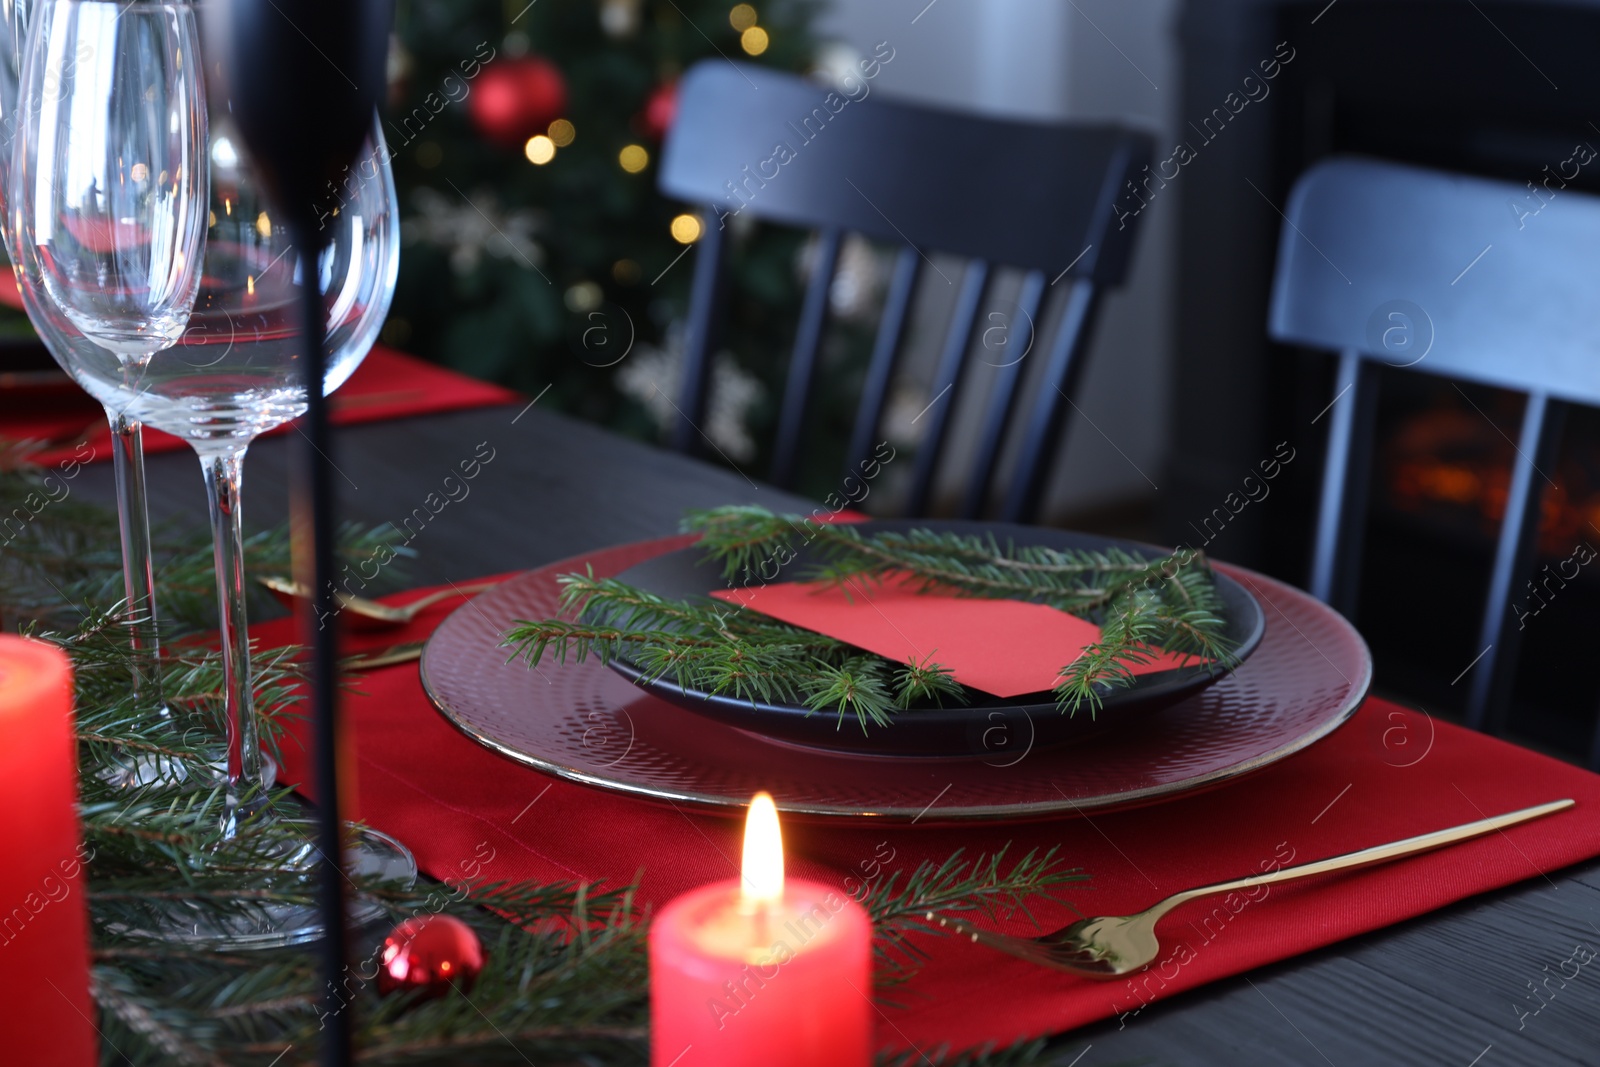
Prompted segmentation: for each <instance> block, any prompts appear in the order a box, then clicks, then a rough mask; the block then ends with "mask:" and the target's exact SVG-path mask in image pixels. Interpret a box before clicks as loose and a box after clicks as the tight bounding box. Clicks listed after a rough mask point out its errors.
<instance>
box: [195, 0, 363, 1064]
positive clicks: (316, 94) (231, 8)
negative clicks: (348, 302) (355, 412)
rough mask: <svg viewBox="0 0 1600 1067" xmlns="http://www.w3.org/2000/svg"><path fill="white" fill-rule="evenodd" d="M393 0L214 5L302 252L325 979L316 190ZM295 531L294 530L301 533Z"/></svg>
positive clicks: (329, 759) (353, 113) (276, 196)
mask: <svg viewBox="0 0 1600 1067" xmlns="http://www.w3.org/2000/svg"><path fill="white" fill-rule="evenodd" d="M393 15H394V10H393V3H392V0H224V2H222V3H219V4H216V5H215V6H214V7H213V8H212V9H211V12H210V19H211V20H212V21H213V22H214V25H208V27H207V39H208V43H209V45H210V54H209V55H208V56H207V57H206V58H207V66H208V72H209V73H212V74H220V75H221V81H222V83H223V86H224V91H226V92H227V94H228V98H229V104H230V110H231V112H232V115H233V119H234V122H235V123H236V124H237V126H238V129H239V134H240V136H241V138H242V139H243V141H244V143H245V146H246V148H247V149H248V151H249V152H250V155H251V158H252V161H253V162H254V163H255V165H256V167H257V169H258V170H259V172H260V174H261V176H262V179H263V184H264V185H265V187H266V189H267V193H268V196H269V197H270V198H271V200H272V202H273V208H274V211H275V212H276V213H277V214H278V216H279V218H281V219H282V220H283V222H284V223H285V224H286V226H287V227H288V230H289V234H290V237H291V239H292V240H293V243H294V249H295V253H296V255H297V256H298V257H299V259H300V279H301V281H300V285H301V293H302V297H303V308H304V319H305V333H304V336H305V382H306V414H305V418H304V421H303V425H302V427H301V431H302V432H301V434H299V435H297V437H298V438H299V445H300V448H299V453H298V455H297V457H296V458H297V462H296V465H295V469H296V471H297V476H298V477H297V500H296V507H297V522H296V526H297V527H301V526H302V524H305V525H308V526H309V532H310V542H311V557H312V567H311V572H312V573H311V576H310V577H311V582H310V586H311V589H312V591H313V595H312V599H311V610H310V614H309V616H307V619H306V629H307V639H308V640H307V643H308V644H309V645H310V646H311V650H312V660H311V698H312V699H311V713H312V723H313V762H314V766H315V782H316V789H317V800H318V810H319V819H318V846H319V848H318V850H319V852H320V854H321V859H320V862H319V865H318V866H319V870H318V875H319V882H318V900H319V904H320V911H321V913H322V924H323V928H324V929H325V930H326V932H327V935H326V937H325V938H324V939H323V947H324V952H323V975H324V978H325V980H326V984H325V986H324V988H325V989H326V990H327V991H328V993H329V994H330V995H332V994H333V993H334V991H337V990H340V989H342V988H343V986H344V977H345V974H344V972H345V965H346V960H347V945H346V931H345V884H346V879H345V874H344V870H343V839H344V834H343V827H342V822H343V820H342V818H341V814H340V797H339V756H340V754H339V734H340V731H339V706H338V675H337V672H338V634H337V618H338V613H337V610H336V609H337V605H336V603H335V601H334V596H333V589H334V530H335V521H334V511H333V460H332V458H331V457H332V452H333V449H332V445H331V443H330V440H329V434H328V405H327V401H326V399H325V398H324V396H323V390H322V381H323V364H324V352H323V343H324V335H325V333H326V325H327V319H326V316H327V312H326V310H325V309H324V306H323V299H322V292H321V287H320V285H319V284H318V278H319V272H318V269H317V257H318V253H319V252H320V251H321V250H322V248H323V246H324V245H325V244H326V237H327V234H326V232H325V231H321V230H319V228H318V215H319V212H318V209H317V204H318V202H319V200H321V199H323V198H324V192H325V190H326V189H328V188H329V187H330V183H331V182H333V181H334V180H335V179H337V178H338V176H339V175H340V174H341V172H343V171H344V170H345V168H347V167H349V166H350V164H351V163H353V162H354V161H355V158H356V154H357V152H359V151H360V148H361V144H362V141H363V139H364V138H365V136H366V134H367V131H368V130H369V129H370V127H371V124H372V116H373V110H374V108H376V106H377V103H378V99H379V95H380V93H381V91H382V89H383V87H384V84H385V82H384V73H385V71H384V65H385V60H386V57H387V55H388V43H389V27H390V25H391V23H392V21H393ZM298 536H300V531H299V530H297V537H298ZM302 544H303V542H302ZM329 1007H330V1009H331V1010H330V1011H329V1012H328V1013H327V1014H326V1015H325V1023H326V1028H325V1030H324V1032H323V1048H322V1062H323V1063H324V1064H326V1065H328V1067H345V1065H347V1064H349V1063H350V1062H351V1058H352V1049H351V1036H350V1035H351V1032H352V1025H351V1019H350V1017H349V1006H348V1005H347V1004H345V1003H343V1002H342V1001H335V1002H334V1003H332V1004H330V1005H329Z"/></svg>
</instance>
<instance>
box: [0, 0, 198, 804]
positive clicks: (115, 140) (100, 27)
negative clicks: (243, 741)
mask: <svg viewBox="0 0 1600 1067" xmlns="http://www.w3.org/2000/svg"><path fill="white" fill-rule="evenodd" d="M0 22H3V25H0V43H3V45H4V47H5V53H6V54H5V55H3V56H0V109H3V111H4V113H3V115H0V140H3V141H4V142H5V143H3V144H0V182H4V186H3V188H4V190H5V192H6V196H5V201H6V212H5V219H6V224H5V226H4V236H5V240H6V250H7V253H8V254H9V255H10V257H11V259H12V262H13V264H14V265H15V266H16V268H17V269H18V272H19V274H20V275H21V276H22V278H23V280H24V285H23V297H24V302H25V304H26V306H27V308H28V313H29V316H30V318H32V320H33V321H34V324H35V327H36V328H37V329H38V331H39V333H40V336H41V338H42V339H43V340H44V341H45V344H46V346H47V347H48V348H49V349H50V351H51V354H52V355H53V356H55V358H56V360H57V361H58V362H60V363H61V364H62V366H63V367H64V368H65V369H66V370H67V371H68V373H70V374H72V375H73V376H74V377H75V378H76V379H77V380H78V381H79V383H80V384H83V385H85V386H86V387H87V386H88V385H89V382H88V380H87V379H86V378H85V377H84V376H83V375H81V374H79V373H78V371H79V369H80V367H81V366H82V365H84V364H86V363H99V364H103V365H104V366H105V367H106V368H107V369H108V370H111V371H112V373H114V374H115V375H116V376H117V377H119V378H120V379H121V380H122V382H123V383H124V384H125V385H127V386H128V387H129V388H131V389H135V390H136V389H137V388H138V381H139V379H140V377H141V375H142V372H143V368H144V367H145V366H146V365H147V364H148V361H149V360H150V358H151V357H152V356H153V355H154V354H155V353H156V352H159V351H161V350H163V349H165V348H168V347H170V346H171V345H172V344H173V343H174V342H175V341H176V339H177V337H178V335H180V334H181V333H182V332H183V330H184V328H185V325H186V324H187V322H188V318H189V313H190V310H191V309H192V307H193V305H194V299H195V295H196V293H197V291H198V285H199V273H200V258H201V251H202V248H203V242H204V234H205V226H204V221H205V215H204V204H205V191H206V167H205V164H204V153H205V144H206V140H205V137H206V125H205V107H204V92H203V89H204V87H203V85H202V84H201V81H202V80H201V78H200V76H199V72H198V71H197V69H196V67H197V64H196V63H195V62H194V60H195V58H196V56H197V49H198V31H197V28H196V22H195V14H194V11H193V10H192V9H191V8H189V7H187V6H186V5H183V4H151V3H135V4H130V5H126V6H125V7H123V6H119V5H117V4H113V3H71V4H68V3H55V2H47V3H42V4H40V3H34V2H33V0H0ZM25 32H26V33H27V35H28V36H27V42H28V43H27V44H21V45H19V42H20V41H21V40H22V39H23V34H24V33H25ZM30 46H31V47H35V48H37V49H38V53H37V56H36V58H35V60H34V66H35V68H36V69H35V70H34V71H33V72H32V75H31V77H24V72H25V68H26V66H27V65H28V64H27V61H26V58H27V56H28V52H27V48H28V47H30ZM186 56H187V57H188V60H189V62H188V65H187V67H186V66H185V57H186ZM18 155H25V156H26V157H27V158H28V159H29V160H30V161H31V165H32V174H33V177H34V178H35V179H36V180H38V181H42V182H43V184H41V185H37V186H36V188H35V190H34V192H35V194H36V195H35V198H34V199H33V200H32V201H31V202H30V204H31V210H30V211H29V212H28V213H27V216H26V217H25V216H24V211H23V210H22V204H21V203H20V202H16V201H13V200H12V199H11V197H10V195H9V189H10V177H11V176H10V173H9V171H10V168H11V164H12V162H13V160H14V159H15V158H16V157H17V156H18ZM24 231H26V232H27V233H28V234H29V241H28V242H27V243H26V244H25V243H24V242H23V241H21V240H19V236H20V235H21V234H22V233H23V232H24ZM33 242H41V243H40V244H35V243H33ZM30 275H31V278H32V281H33V282H34V284H32V285H29V284H27V279H28V278H29V277H30ZM69 334H70V335H72V336H75V337H76V338H77V339H78V341H79V344H77V345H72V344H70V343H68V342H67V341H66V339H65V337H66V335H69ZM90 391H91V392H94V393H95V395H96V398H97V399H99V400H100V401H101V402H102V403H103V404H105V406H106V414H107V417H108V418H109V420H110V423H111V428H112V431H113V456H112V458H113V461H114V465H115V474H116V486H117V510H118V519H119V525H120V530H121V537H122V554H123V572H124V574H123V577H124V589H125V592H126V611H127V617H128V620H129V632H130V637H131V642H130V645H131V647H130V651H131V663H132V671H133V680H134V689H135V692H136V694H137V695H138V696H139V698H140V699H141V702H143V703H144V704H145V705H146V706H147V707H148V708H149V709H150V710H151V711H152V712H153V713H155V714H158V715H161V716H163V717H165V716H167V715H168V712H167V709H166V705H165V701H164V700H163V699H162V694H161V680H160V648H159V643H158V637H157V632H156V631H157V627H156V609H155V595H154V575H153V563H152V554H151V545H150V529H149V519H148V516H147V510H146V504H145V489H144V455H143V433H142V425H141V423H140V422H139V420H138V419H137V417H134V416H130V414H129V413H128V411H127V410H126V409H125V408H124V407H122V406H121V405H118V404H116V403H114V402H111V400H110V397H109V394H106V393H103V392H95V390H93V389H90ZM171 769H172V768H168V767H166V766H164V765H162V766H155V765H151V764H150V761H148V760H139V759H134V758H129V759H127V760H124V761H123V765H122V774H123V777H124V778H125V779H126V781H127V783H128V784H138V783H140V782H143V781H147V780H149V779H150V778H152V777H156V776H160V775H163V774H165V773H168V771H170V770H171Z"/></svg>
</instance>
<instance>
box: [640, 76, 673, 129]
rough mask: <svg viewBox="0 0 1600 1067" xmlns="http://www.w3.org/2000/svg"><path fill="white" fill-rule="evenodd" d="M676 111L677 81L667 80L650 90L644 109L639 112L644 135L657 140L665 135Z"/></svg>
mask: <svg viewBox="0 0 1600 1067" xmlns="http://www.w3.org/2000/svg"><path fill="white" fill-rule="evenodd" d="M677 113H678V83H677V82H667V83H666V84H664V85H658V86H656V87H655V88H654V89H653V90H651V92H650V97H649V99H647V100H646V101H645V102H644V110H643V111H641V112H639V125H640V127H641V128H642V129H643V130H644V132H645V134H646V135H648V136H650V137H653V138H655V139H656V140H657V141H659V140H661V138H663V137H665V136H666V135H667V130H668V129H669V128H670V127H671V126H672V119H673V116H675V115H676V114H677Z"/></svg>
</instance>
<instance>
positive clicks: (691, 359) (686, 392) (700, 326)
mask: <svg viewBox="0 0 1600 1067" xmlns="http://www.w3.org/2000/svg"><path fill="white" fill-rule="evenodd" d="M713 216H714V212H706V213H704V214H702V215H701V220H700V221H701V234H702V236H701V238H700V246H699V247H698V248H696V249H695V250H694V255H695V261H694V282H693V285H692V287H691V289H690V291H689V315H688V319H687V321H686V323H685V329H684V337H683V380H682V382H681V383H680V384H679V386H678V397H677V400H676V402H675V407H676V408H677V414H678V418H677V421H676V422H675V423H673V426H672V433H671V435H670V437H669V439H668V440H669V443H670V444H671V446H672V448H673V450H674V451H677V452H684V453H688V454H691V455H692V454H694V453H695V452H698V451H700V446H701V442H702V440H703V439H704V431H703V429H702V427H704V426H705V423H706V404H707V398H708V395H709V393H710V391H711V357H712V354H713V353H714V352H715V351H716V348H717V341H718V338H719V335H720V331H721V327H722V304H723V298H724V287H725V281H726V270H725V262H726V259H727V255H726V253H727V240H728V235H727V232H726V231H724V230H723V229H721V227H720V225H719V226H713V225H712V222H713V221H714V217H713Z"/></svg>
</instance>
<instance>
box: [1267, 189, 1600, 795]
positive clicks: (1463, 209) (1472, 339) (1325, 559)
mask: <svg viewBox="0 0 1600 1067" xmlns="http://www.w3.org/2000/svg"><path fill="white" fill-rule="evenodd" d="M1285 217H1286V220H1287V225H1286V226H1285V227H1284V229H1283V233H1282V239H1281V241H1280V244H1279V248H1278V269H1277V275H1276V278H1275V281H1274V286H1273V294H1272V309H1271V317H1270V325H1269V328H1268V329H1269V332H1270V333H1271V335H1272V336H1273V337H1274V338H1276V339H1277V340H1280V341H1287V342H1292V343H1295V344H1301V345H1306V346H1310V347H1315V348H1321V349H1325V350H1331V351H1336V352H1338V353H1339V366H1338V374H1337V381H1336V383H1335V385H1334V402H1333V404H1332V406H1331V407H1330V408H1329V409H1328V414H1327V418H1328V421H1329V427H1328V459H1327V465H1326V467H1325V469H1324V472H1323V482H1322V500H1321V507H1320V511H1319V514H1318V518H1317V526H1316V542H1315V547H1314V550H1313V562H1312V570H1311V581H1310V589H1311V592H1312V593H1313V594H1314V595H1316V596H1317V597H1319V598H1321V599H1322V600H1324V601H1326V602H1327V603H1329V604H1331V605H1333V606H1334V607H1335V608H1337V609H1339V610H1340V611H1341V612H1343V613H1344V614H1346V615H1352V614H1353V613H1354V609H1355V599H1356V576H1357V573H1358V571H1359V569H1360V561H1361V541H1362V528H1363V520H1364V517H1365V509H1366V499H1367V492H1368V488H1369V470H1370V466H1371V462H1372V443H1373V418H1374V393H1375V385H1376V373H1377V368H1378V365H1379V364H1380V363H1388V364H1390V365H1394V366H1406V367H1410V369H1411V370H1413V371H1417V372H1420V373H1424V374H1434V375H1440V376H1444V377H1449V378H1453V379H1461V380H1465V381H1472V382H1481V383H1484V384H1488V385H1492V386H1498V387H1501V388H1505V389H1512V390H1516V391H1519V392H1523V393H1526V394H1527V402H1526V406H1525V408H1524V411H1523V417H1522V429H1521V432H1520V435H1519V438H1520V439H1519V440H1518V441H1517V442H1516V454H1515V460H1514V462H1513V466H1512V471H1511V483H1510V490H1509V496H1508V499H1507V501H1506V513H1505V518H1504V521H1503V522H1502V524H1501V527H1500V535H1499V542H1498V546H1497V548H1496V551H1495V557H1494V566H1493V569H1492V572H1491V574H1490V576H1489V588H1488V596H1487V599H1486V602H1485V606H1484V610H1483V618H1482V623H1481V631H1480V632H1481V636H1480V638H1479V641H1478V648H1480V649H1483V652H1482V655H1481V657H1480V658H1479V659H1478V660H1477V662H1476V664H1475V665H1474V666H1473V667H1472V676H1471V687H1470V689H1469V692H1468V699H1467V723H1468V725H1470V726H1472V727H1473V728H1474V729H1488V730H1490V731H1492V732H1496V733H1498V732H1501V731H1503V730H1504V728H1505V724H1506V716H1507V709H1508V706H1509V704H1510V693H1511V683H1512V678H1513V673H1514V670H1515V665H1516V659H1517V652H1518V647H1519V638H1520V627H1519V626H1518V625H1517V623H1518V620H1517V619H1515V618H1513V617H1512V591H1513V588H1514V587H1516V586H1518V585H1519V584H1520V582H1521V581H1523V580H1526V579H1527V578H1530V577H1532V576H1533V575H1532V572H1533V562H1534V553H1535V550H1536V548H1537V535H1538V530H1539V515H1540V497H1541V494H1542V491H1543V489H1544V485H1545V482H1546V480H1547V474H1546V472H1547V471H1549V469H1550V465H1551V462H1552V460H1553V458H1554V454H1555V450H1556V445H1557V442H1558V438H1559V436H1560V431H1561V425H1562V421H1563V416H1564V414H1565V411H1566V408H1567V404H1568V403H1569V402H1574V401H1575V402H1578V403H1581V404H1588V405H1597V404H1600V300H1597V298H1596V293H1597V292H1600V198H1597V197H1594V196H1586V195H1583V194H1581V193H1577V192H1572V191H1570V190H1564V191H1557V192H1555V193H1554V194H1553V195H1552V193H1551V192H1550V191H1549V190H1547V189H1545V188H1542V187H1541V188H1540V189H1539V191H1538V195H1537V196H1536V195H1535V194H1534V193H1532V192H1530V190H1529V189H1528V188H1527V187H1526V186H1523V185H1517V184H1513V183H1510V182H1500V181H1489V180H1485V179H1481V178H1470V177H1464V176H1461V175H1457V174H1445V173H1439V172H1436V171H1430V170H1423V169H1420V168H1416V167H1410V166H1400V165H1397V164H1392V163H1382V162H1377V161H1373V160H1363V159H1333V160H1329V161H1327V162H1323V163H1320V164H1318V165H1317V166H1315V167H1313V168H1312V169H1311V170H1309V171H1307V172H1306V173H1305V174H1304V175H1302V176H1301V178H1300V179H1299V181H1298V182H1296V184H1295V187H1294V191H1293V193H1292V194H1291V195H1290V198H1289V203H1288V207H1287V211H1286V215H1285ZM1596 740H1597V742H1600V733H1597V735H1596ZM1591 763H1594V764H1596V765H1600V747H1596V748H1595V749H1594V750H1593V751H1592V754H1591Z"/></svg>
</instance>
